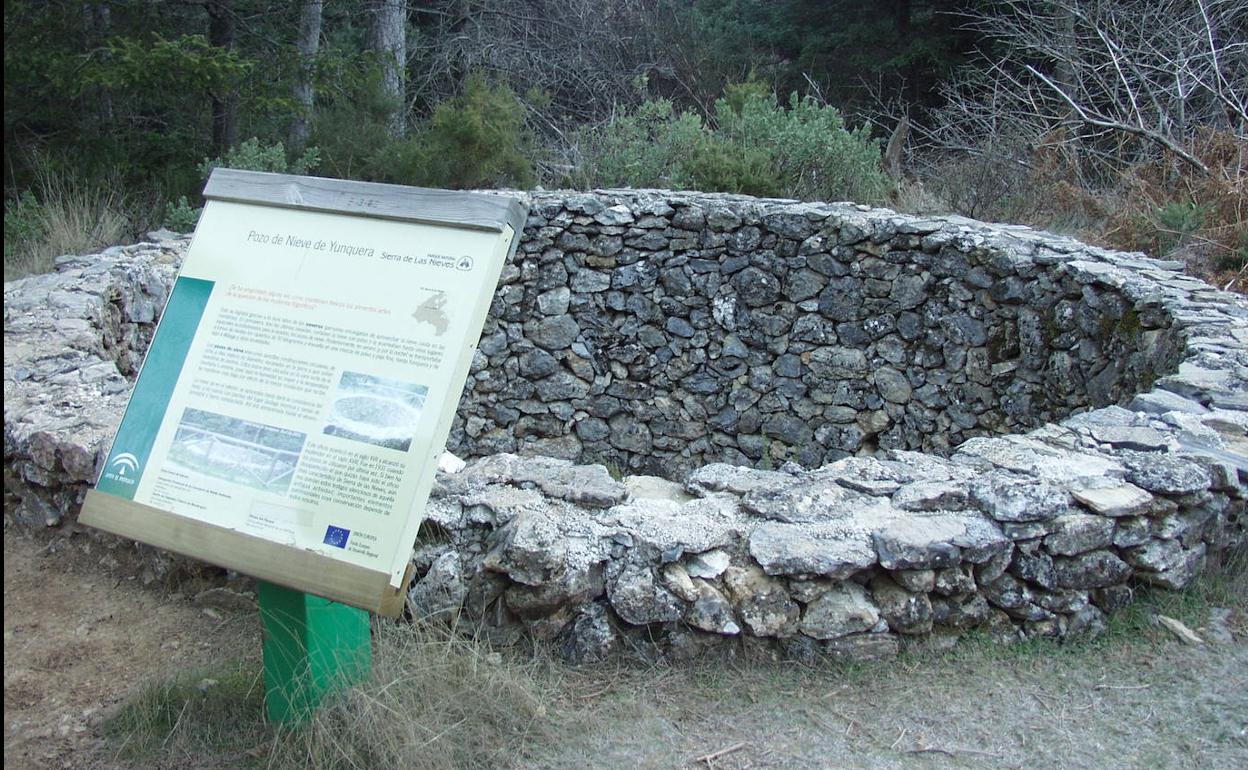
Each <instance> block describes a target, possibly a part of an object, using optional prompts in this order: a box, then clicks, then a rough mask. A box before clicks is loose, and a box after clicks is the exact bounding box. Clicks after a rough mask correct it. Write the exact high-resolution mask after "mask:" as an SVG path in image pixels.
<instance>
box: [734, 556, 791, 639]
mask: <svg viewBox="0 0 1248 770" xmlns="http://www.w3.org/2000/svg"><path fill="white" fill-rule="evenodd" d="M724 583H725V584H726V585H727V586H728V591H729V593H730V595H731V597H732V603H733V605H734V606H735V608H736V611H737V615H738V616H739V617H740V618H741V621H742V622H743V623H744V624H745V627H746V629H748V630H749V632H750V633H751V634H753V635H754V636H791V635H792V634H793V633H794V632H795V631H796V630H797V623H798V618H799V616H800V614H801V609H800V608H799V607H798V606H797V604H796V603H795V602H794V601H793V600H792V599H790V598H789V592H788V591H787V590H785V587H784V584H783V583H781V582H780V581H779V580H776V579H774V578H770V577H767V575H765V574H763V571H762V570H761V569H758V568H757V567H748V568H740V567H729V568H728V570H727V571H726V572H725V573H724Z"/></svg>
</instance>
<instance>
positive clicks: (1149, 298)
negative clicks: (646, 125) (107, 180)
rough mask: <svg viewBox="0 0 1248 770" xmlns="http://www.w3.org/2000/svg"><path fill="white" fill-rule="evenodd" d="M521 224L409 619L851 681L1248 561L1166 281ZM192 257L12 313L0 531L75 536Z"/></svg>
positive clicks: (1088, 262) (1224, 326)
mask: <svg viewBox="0 0 1248 770" xmlns="http://www.w3.org/2000/svg"><path fill="white" fill-rule="evenodd" d="M528 198H529V200H530V203H531V214H530V217H529V221H528V224H527V226H526V229H525V233H524V237H523V239H522V241H521V244H520V248H519V252H518V253H517V255H516V258H515V259H514V260H513V261H512V262H511V263H510V264H508V265H507V266H506V267H505V268H504V273H503V277H502V280H501V282H500V286H499V290H498V292H497V294H496V296H495V300H494V303H493V306H492V308H491V313H490V319H489V320H488V321H487V325H486V329H485V333H484V334H483V336H482V340H481V344H480V346H479V349H478V351H477V353H476V356H475V358H474V362H473V366H472V374H471V376H470V381H469V387H468V390H467V392H466V395H465V398H464V400H463V401H462V402H461V404H460V410H459V414H458V418H457V420H456V424H455V428H454V431H453V434H452V441H451V447H452V449H453V450H454V451H456V452H457V453H459V454H463V455H466V456H473V457H478V458H479V459H476V460H473V461H471V462H470V463H469V464H468V467H467V468H465V469H464V470H462V471H460V472H459V473H455V474H443V475H440V476H439V480H438V484H437V486H436V488H435V492H434V496H433V499H432V501H431V504H430V509H429V517H428V524H427V525H426V527H425V529H424V532H423V533H422V539H421V542H420V544H419V545H418V548H417V552H416V554H415V560H416V566H417V576H418V578H417V580H416V582H415V583H414V585H413V586H412V588H411V591H410V594H409V598H410V607H411V609H412V611H413V612H414V613H419V614H431V615H440V614H447V613H455V614H458V613H465V614H467V615H468V616H469V617H470V618H471V619H473V620H474V621H476V622H478V623H480V624H481V625H482V627H483V628H484V629H486V631H487V632H488V633H489V634H491V635H492V636H493V637H495V638H496V639H497V640H498V641H500V642H505V641H514V640H517V639H519V638H522V637H526V636H527V637H534V638H538V639H545V640H551V641H553V642H554V643H555V644H556V645H557V647H558V648H559V649H560V650H561V651H562V653H563V654H564V655H565V656H566V657H567V658H568V659H570V660H575V661H581V660H591V659H596V658H600V657H602V656H605V655H608V654H610V653H611V652H612V651H613V650H615V649H617V648H621V647H629V648H632V649H648V650H652V649H661V650H664V651H666V652H667V653H669V654H671V655H673V656H691V655H699V654H702V653H704V652H708V651H714V650H720V649H728V648H731V647H732V646H734V645H740V644H766V645H770V646H775V647H779V648H781V649H782V650H784V651H785V652H786V653H788V654H792V655H796V656H799V657H806V656H815V655H817V654H821V653H823V654H832V655H848V656H854V657H872V656H880V655H888V654H891V653H892V652H894V651H895V650H896V649H897V647H898V645H899V644H900V643H901V642H902V641H904V640H907V639H933V638H939V639H943V638H949V637H956V636H957V635H958V634H961V633H963V632H964V631H966V630H968V629H971V628H985V629H988V630H990V631H991V632H992V633H995V634H998V635H1000V636H1002V637H1004V638H1019V637H1020V636H1064V635H1074V634H1084V633H1088V634H1090V633H1096V632H1097V631H1098V630H1099V629H1100V628H1101V627H1102V626H1103V623H1104V617H1105V614H1106V613H1109V612H1112V611H1114V610H1116V609H1118V608H1120V607H1121V606H1122V605H1123V604H1125V603H1126V602H1127V601H1129V599H1130V596H1131V586H1133V585H1136V584H1138V583H1140V582H1145V583H1152V584H1157V585H1161V586H1165V587H1170V588H1180V587H1182V586H1184V585H1186V584H1187V583H1188V582H1189V581H1190V580H1191V579H1192V577H1193V576H1194V574H1195V573H1196V572H1197V571H1198V570H1199V569H1200V568H1201V566H1202V564H1203V563H1204V561H1205V560H1206V559H1207V558H1208V557H1209V555H1210V554H1211V553H1214V552H1217V551H1219V550H1222V549H1225V548H1228V547H1231V546H1232V545H1233V544H1234V543H1235V542H1238V541H1242V539H1243V533H1244V515H1245V514H1244V509H1245V500H1244V493H1245V479H1246V474H1248V467H1246V460H1245V457H1246V456H1248V439H1246V435H1248V353H1246V350H1248V305H1246V304H1245V302H1244V300H1243V299H1242V298H1241V297H1237V296H1234V295H1229V294H1226V293H1223V292H1218V291H1216V290H1214V289H1212V288H1211V287H1209V286H1207V285H1205V284H1203V283H1201V282H1199V281H1197V280H1195V279H1192V278H1189V277H1187V276H1184V275H1182V274H1181V273H1180V272H1178V270H1179V268H1180V265H1178V264H1176V263H1171V262H1165V261H1160V260H1154V259H1149V258H1147V257H1144V256H1142V255H1138V254H1122V253H1115V252H1109V251H1105V250H1101V249H1096V248H1092V247H1088V246H1085V245H1083V244H1080V243H1078V242H1076V241H1073V240H1071V239H1069V238H1063V237H1059V236H1053V235H1049V234H1045V233H1039V232H1036V231H1033V230H1030V229H1028V228H1024V227H1013V226H1000V225H986V224H983V223H978V222H973V221H970V220H965V219H961V218H956V217H946V218H934V219H916V218H913V217H906V216H902V215H899V214H896V213H894V212H891V211H887V210H880V209H869V208H866V207H861V206H854V205H850V204H835V205H827V204H805V203H797V202H793V201H774V200H757V199H751V198H744V197H739V196H725V195H700V194H692V193H689V194H686V193H672V192H664V191H604V192H599V193H592V194H571V193H534V194H532V195H530V196H528ZM184 248H185V240H168V241H160V242H157V243H151V244H139V245H136V246H131V247H124V248H115V249H110V250H109V251H107V252H105V253H104V254H103V255H94V256H91V257H82V258H76V257H74V258H63V259H62V260H61V263H60V265H59V267H58V271H57V272H56V273H53V274H51V275H47V276H38V277H33V278H30V279H26V280H23V281H19V282H14V283H10V284H6V287H5V343H6V345H5V481H6V484H5V486H6V515H10V516H11V517H13V519H14V520H16V521H18V522H21V523H28V524H34V525H43V524H45V523H49V524H57V523H59V522H61V521H63V520H65V519H67V518H69V519H72V516H73V514H74V512H75V511H76V507H77V504H78V503H79V501H80V500H81V496H82V494H83V492H84V490H85V489H86V487H87V485H88V483H89V482H90V481H91V480H93V478H94V476H95V474H96V472H97V471H98V467H99V463H100V462H101V461H102V460H103V458H104V456H105V455H104V453H105V451H106V449H107V447H106V446H105V442H106V441H107V440H108V436H109V435H110V434H111V431H112V429H113V428H114V427H115V425H116V422H117V420H118V419H120V415H121V411H122V407H123V405H124V401H125V396H126V394H127V392H128V389H129V386H130V377H132V375H133V372H134V371H135V369H136V367H137V363H138V361H139V360H140V358H141V356H142V351H143V350H144V349H145V347H146V343H147V341H148V340H149V339H150V335H151V331H152V327H153V324H154V321H155V318H156V314H157V312H158V310H159V308H160V306H161V304H162V303H163V300H164V298H165V296H166V295H167V292H168V288H169V286H170V283H171V280H172V277H173V273H174V269H175V266H176V263H177V261H178V260H179V259H180V255H181V253H182V251H183V249H184ZM49 308H56V309H57V312H55V313H52V312H49ZM1002 434H1013V435H1002ZM1023 434H1025V435H1023ZM520 455H541V456H540V457H521V456H520ZM749 466H753V467H749ZM608 467H609V468H610V469H611V471H614V472H616V473H615V475H616V476H620V475H622V474H626V473H627V474H635V475H632V476H629V477H628V478H624V479H623V480H620V479H618V478H615V477H613V475H612V472H609V470H608ZM660 477H667V478H660ZM105 541H106V542H109V543H110V547H111V549H112V551H113V552H114V553H117V552H120V551H121V550H125V548H124V546H122V545H119V544H118V543H117V542H115V541H108V540H107V539H105ZM141 552H142V553H143V554H144V555H145V557H144V558H145V559H146V561H145V563H148V564H149V565H150V564H159V565H161V568H163V569H168V568H170V567H169V565H170V564H175V565H180V566H179V567H178V568H186V566H187V565H186V562H185V561H184V560H183V561H176V560H175V561H173V562H170V561H168V560H167V559H164V558H163V557H161V556H160V555H158V554H153V553H151V552H150V549H145V550H142V551H141Z"/></svg>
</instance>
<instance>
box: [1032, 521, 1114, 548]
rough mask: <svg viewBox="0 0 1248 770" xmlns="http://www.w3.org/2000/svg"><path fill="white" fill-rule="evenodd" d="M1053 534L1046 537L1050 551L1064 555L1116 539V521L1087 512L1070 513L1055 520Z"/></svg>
mask: <svg viewBox="0 0 1248 770" xmlns="http://www.w3.org/2000/svg"><path fill="white" fill-rule="evenodd" d="M1053 527H1054V529H1053V534H1051V535H1049V536H1048V537H1046V538H1045V539H1044V547H1045V548H1047V549H1048V550H1049V552H1050V553H1054V554H1059V555H1062V556H1074V555H1075V554H1080V553H1085V552H1087V551H1094V550H1096V549H1097V548H1104V547H1105V546H1108V545H1110V544H1111V543H1112V542H1113V540H1114V521H1113V519H1107V518H1104V517H1103V516H1094V515H1092V514H1087V513H1068V514H1065V515H1062V516H1059V517H1057V518H1056V519H1054V520H1053Z"/></svg>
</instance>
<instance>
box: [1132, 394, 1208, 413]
mask: <svg viewBox="0 0 1248 770" xmlns="http://www.w3.org/2000/svg"><path fill="white" fill-rule="evenodd" d="M1127 408H1128V409H1133V410H1135V411H1137V412H1146V413H1148V414H1165V413H1166V412H1184V413H1186V414H1205V413H1206V412H1208V411H1209V410H1208V409H1206V408H1205V407H1203V406H1201V405H1200V404H1199V403H1197V402H1196V401H1192V400H1191V399H1188V398H1183V397H1182V396H1180V395H1178V394H1177V393H1171V392H1170V391H1168V390H1151V391H1149V392H1148V393H1141V394H1139V395H1137V396H1135V397H1134V398H1132V399H1131V401H1130V402H1129V403H1128V404H1127Z"/></svg>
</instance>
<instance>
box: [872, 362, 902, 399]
mask: <svg viewBox="0 0 1248 770" xmlns="http://www.w3.org/2000/svg"><path fill="white" fill-rule="evenodd" d="M874 377H875V387H876V388H878V389H879V391H880V395H881V396H883V397H884V400H886V401H891V402H893V403H894V404H904V403H906V402H908V401H909V400H910V393H911V390H910V382H909V381H908V380H907V379H906V377H905V375H904V374H902V373H901V372H899V371H897V370H896V369H891V368H889V367H887V366H884V367H881V368H879V369H876V370H875V375H874Z"/></svg>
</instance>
